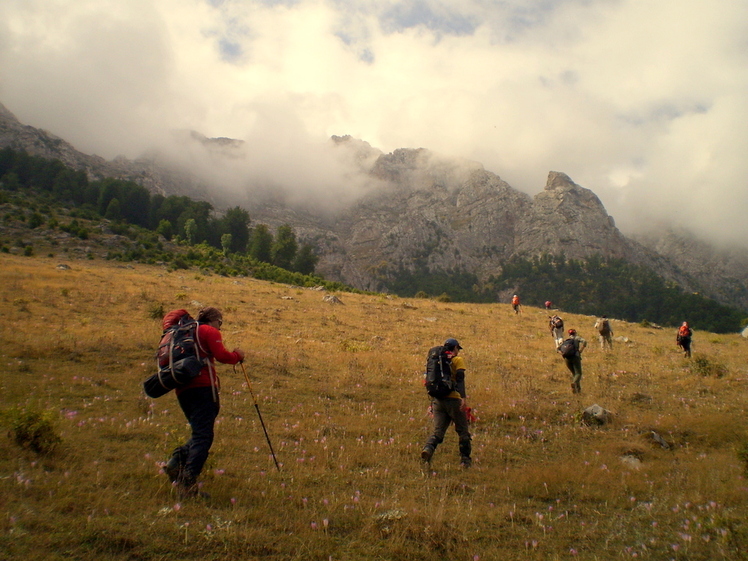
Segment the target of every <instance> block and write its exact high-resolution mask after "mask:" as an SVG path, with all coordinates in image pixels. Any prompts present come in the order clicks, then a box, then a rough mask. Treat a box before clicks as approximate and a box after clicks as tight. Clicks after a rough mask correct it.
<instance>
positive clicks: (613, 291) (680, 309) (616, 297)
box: [388, 254, 746, 333]
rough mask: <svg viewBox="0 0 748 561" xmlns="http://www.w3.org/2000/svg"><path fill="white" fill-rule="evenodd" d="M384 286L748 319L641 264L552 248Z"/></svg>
mask: <svg viewBox="0 0 748 561" xmlns="http://www.w3.org/2000/svg"><path fill="white" fill-rule="evenodd" d="M388 288H389V289H390V290H392V291H393V292H395V293H396V294H398V295H400V296H405V297H412V296H416V295H417V294H418V295H420V296H427V295H430V296H434V297H440V298H442V299H450V300H453V301H463V302H495V301H496V299H497V295H498V294H501V293H507V292H516V293H518V294H520V295H521V297H522V302H523V303H525V304H529V305H535V306H543V304H544V302H545V301H547V300H550V301H551V302H553V304H554V307H557V308H559V309H561V310H565V311H567V312H570V313H577V314H586V315H595V316H600V315H603V314H605V315H607V316H609V317H614V318H619V319H623V320H626V321H631V322H650V323H655V324H660V325H664V326H676V325H680V323H682V322H683V321H688V322H689V324H691V325H692V326H694V327H695V328H696V329H702V330H705V331H711V332H714V333H734V332H737V331H739V330H740V329H741V327H742V326H743V325H744V324H745V323H746V320H745V318H746V312H745V310H738V309H736V308H732V307H729V306H725V305H723V304H720V303H719V302H716V301H715V300H712V299H710V298H707V297H705V296H703V295H701V294H698V293H690V292H686V291H684V290H683V289H682V288H681V287H680V286H678V285H677V284H675V283H673V282H669V281H666V280H664V279H662V278H661V277H659V276H658V275H657V274H656V273H655V272H654V271H652V270H650V269H648V268H646V267H642V266H639V265H634V264H631V263H629V262H627V261H625V260H623V259H615V258H605V257H602V256H599V255H594V256H591V257H589V258H588V259H586V260H578V259H567V258H566V257H565V256H564V255H549V254H546V255H542V256H536V257H531V258H528V257H521V256H517V257H513V258H512V259H510V260H508V261H507V262H505V263H503V264H502V267H501V271H500V272H498V273H497V274H495V275H491V276H489V277H488V278H487V279H486V280H485V281H484V282H479V280H478V278H477V276H476V275H474V274H472V273H466V272H464V271H445V272H431V271H429V270H428V269H426V268H425V267H421V268H420V269H418V270H416V271H405V270H403V269H400V270H398V271H395V272H394V274H393V275H392V276H391V280H390V281H389V282H388ZM424 290H425V293H423V292H422V293H421V294H419V291H424Z"/></svg>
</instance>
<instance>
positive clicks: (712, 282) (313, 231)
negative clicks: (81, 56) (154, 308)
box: [0, 105, 748, 310]
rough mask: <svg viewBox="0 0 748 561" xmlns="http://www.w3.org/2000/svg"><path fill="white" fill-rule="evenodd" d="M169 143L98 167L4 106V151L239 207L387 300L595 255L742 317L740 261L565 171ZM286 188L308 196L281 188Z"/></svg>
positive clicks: (333, 144) (424, 157) (368, 153)
mask: <svg viewBox="0 0 748 561" xmlns="http://www.w3.org/2000/svg"><path fill="white" fill-rule="evenodd" d="M164 146H167V148H163V147H162V148H160V149H158V150H152V151H149V152H148V153H146V154H144V155H143V156H142V157H140V158H137V159H134V160H129V159H126V158H123V157H118V158H115V159H113V160H105V159H103V158H100V157H98V156H95V155H88V154H84V153H82V152H80V151H78V150H76V149H75V148H74V147H73V146H72V145H70V144H69V143H67V142H66V141H65V140H64V139H61V138H59V137H56V136H55V135H53V134H51V133H48V132H46V131H43V130H40V129H36V128H34V127H30V126H26V125H23V124H22V123H20V122H19V121H18V120H17V119H16V118H15V117H14V116H13V114H12V113H10V112H9V111H8V110H7V109H6V108H5V107H3V106H2V105H0V148H3V147H11V148H14V149H23V150H25V151H27V152H28V153H29V154H31V155H36V156H42V157H44V158H56V159H59V160H61V161H62V162H63V163H64V164H65V165H67V166H70V167H73V168H75V169H79V170H85V171H86V172H87V173H88V175H89V177H90V178H103V177H114V178H118V179H125V180H130V181H134V182H136V183H139V184H141V185H143V186H145V187H146V188H148V189H149V190H150V191H151V192H153V193H160V194H163V195H187V196H190V197H192V198H196V199H201V200H207V201H209V202H210V203H211V204H213V205H214V207H215V208H216V209H219V210H220V209H222V208H227V207H229V206H234V205H239V206H242V207H243V208H246V209H247V210H248V211H249V212H250V216H251V219H252V222H253V223H254V224H256V223H265V224H268V225H269V226H271V227H277V226H279V225H281V224H284V223H288V224H290V225H291V226H293V228H294V230H295V231H296V233H297V236H298V237H299V239H300V240H301V241H303V242H308V243H311V244H312V245H313V246H314V248H315V250H316V252H317V254H318V255H319V257H320V261H319V264H318V266H317V271H318V272H319V273H320V274H322V275H323V276H325V277H326V278H328V279H330V280H336V281H341V282H344V283H346V284H349V285H352V286H355V287H357V288H361V289H368V290H381V291H387V290H388V289H389V287H390V286H392V284H393V282H395V281H396V280H397V278H398V277H399V276H401V275H402V274H403V273H415V272H419V271H420V272H423V271H441V272H444V271H450V272H452V273H461V272H464V273H470V274H474V275H476V276H477V278H478V279H486V278H487V277H489V276H490V275H494V274H496V273H497V272H499V271H500V270H501V267H502V263H504V262H506V261H507V260H509V259H511V258H513V257H517V256H521V257H533V256H540V255H544V254H553V255H564V256H565V257H567V258H573V259H586V258H589V257H591V256H594V255H600V256H602V257H605V258H617V259H623V260H625V261H627V262H630V263H632V264H636V265H641V266H644V267H647V268H649V269H651V270H654V271H656V272H657V274H659V275H660V276H661V277H663V278H665V279H667V280H669V281H672V282H675V283H677V284H678V285H680V286H682V287H683V288H684V289H685V290H687V291H692V292H699V293H702V294H703V295H705V296H708V297H711V298H714V299H715V300H717V301H719V302H721V303H723V304H726V305H730V306H735V307H739V308H742V309H743V310H748V250H746V249H745V248H730V249H727V250H726V249H724V248H717V247H715V246H713V245H711V244H709V243H708V242H706V241H704V240H700V239H698V238H697V237H696V236H695V235H694V234H693V233H689V232H686V231H684V230H675V229H673V228H670V227H662V226H659V228H660V229H659V230H655V229H654V228H652V229H648V230H647V231H642V232H640V233H637V234H635V235H629V236H626V235H624V234H623V233H622V232H621V231H620V230H619V229H618V228H617V227H616V225H615V221H614V219H613V217H611V216H610V215H608V213H607V211H606V209H605V207H604V206H603V204H602V202H601V201H600V199H599V198H598V197H597V196H596V195H595V193H594V192H593V191H591V190H590V189H587V188H585V187H582V186H580V185H577V184H576V183H575V182H574V181H573V179H572V178H570V177H568V176H567V175H566V174H565V173H563V172H561V171H551V172H549V173H548V177H547V181H546V184H545V186H544V188H543V189H542V190H541V191H540V192H538V193H537V194H536V195H535V196H534V197H531V196H530V195H528V194H526V193H523V192H521V191H519V190H517V189H515V188H513V187H512V186H511V185H509V184H508V183H507V182H506V181H504V180H502V179H501V177H499V176H498V175H496V174H495V173H492V172H490V171H488V170H486V169H485V168H484V167H483V165H481V164H480V163H478V162H474V161H468V160H463V159H458V158H451V157H449V156H445V155H440V154H436V153H434V152H432V151H430V150H428V149H424V148H419V149H409V148H402V149H397V150H394V151H393V152H391V153H384V152H382V151H381V150H378V149H377V148H375V147H372V146H371V145H369V144H368V143H367V142H365V141H363V140H359V139H355V138H352V137H350V136H343V137H338V136H333V137H332V138H331V139H330V141H329V143H328V144H327V145H326V146H324V147H319V148H317V149H315V150H313V151H312V152H311V154H313V156H310V155H309V154H310V152H307V153H306V155H304V156H303V157H304V158H310V157H316V158H317V159H318V162H317V164H323V165H317V166H316V168H317V169H326V170H327V171H326V172H325V173H324V174H321V175H319V176H316V177H309V176H303V177H302V176H300V175H299V174H300V172H301V171H303V170H308V169H311V168H310V167H309V166H306V165H300V164H299V163H298V162H296V161H295V159H296V158H297V157H299V155H298V154H297V153H294V152H289V153H288V155H287V159H286V160H285V161H283V162H270V163H269V162H266V161H265V162H262V164H261V165H260V164H259V163H258V165H257V168H256V170H255V172H254V173H252V174H248V173H247V169H248V168H251V167H252V162H253V161H254V160H255V159H256V158H258V156H257V155H253V154H252V153H251V152H250V151H248V150H247V146H246V144H245V143H244V142H243V141H241V140H236V139H230V138H207V137H205V136H204V135H201V134H200V133H197V132H194V131H179V132H176V133H174V134H172V136H171V140H170V142H169V143H168V144H166V145H164ZM294 181H299V182H303V184H304V185H305V187H306V188H305V189H304V190H303V191H298V190H294V189H293V188H291V187H289V186H292V185H294ZM644 204H646V203H644Z"/></svg>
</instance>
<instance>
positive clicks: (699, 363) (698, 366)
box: [690, 355, 728, 378]
mask: <svg viewBox="0 0 748 561" xmlns="http://www.w3.org/2000/svg"><path fill="white" fill-rule="evenodd" d="M690 369H691V372H693V373H694V374H698V375H699V376H708V377H713V378H722V377H723V376H725V375H727V372H728V371H727V367H726V366H725V365H724V364H722V363H719V362H716V361H713V360H712V359H710V358H709V357H708V356H704V355H699V356H697V357H696V358H694V359H693V361H692V362H691V365H690Z"/></svg>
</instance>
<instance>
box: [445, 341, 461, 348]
mask: <svg viewBox="0 0 748 561" xmlns="http://www.w3.org/2000/svg"><path fill="white" fill-rule="evenodd" d="M444 346H445V347H457V348H458V349H461V348H462V347H461V346H460V343H458V342H457V339H452V338H449V339H447V340H446V341H444Z"/></svg>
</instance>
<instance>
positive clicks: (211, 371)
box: [195, 323, 218, 403]
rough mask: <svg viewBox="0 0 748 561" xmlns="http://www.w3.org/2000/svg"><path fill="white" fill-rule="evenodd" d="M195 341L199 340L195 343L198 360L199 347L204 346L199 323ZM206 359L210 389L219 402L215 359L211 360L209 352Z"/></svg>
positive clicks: (198, 358)
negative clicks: (214, 366)
mask: <svg viewBox="0 0 748 561" xmlns="http://www.w3.org/2000/svg"><path fill="white" fill-rule="evenodd" d="M195 341H196V342H197V345H195V354H196V355H197V360H201V359H200V351H199V349H202V348H203V345H202V343H200V324H199V323H198V324H197V327H195ZM205 360H206V362H207V363H208V376H209V377H210V390H211V392H212V393H213V402H214V403H218V390H217V389H216V385H217V382H216V380H217V379H218V378H217V377H216V372H215V369H214V368H213V361H212V360H210V357H209V356H208V354H207V353H205Z"/></svg>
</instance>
